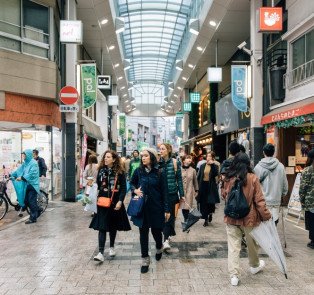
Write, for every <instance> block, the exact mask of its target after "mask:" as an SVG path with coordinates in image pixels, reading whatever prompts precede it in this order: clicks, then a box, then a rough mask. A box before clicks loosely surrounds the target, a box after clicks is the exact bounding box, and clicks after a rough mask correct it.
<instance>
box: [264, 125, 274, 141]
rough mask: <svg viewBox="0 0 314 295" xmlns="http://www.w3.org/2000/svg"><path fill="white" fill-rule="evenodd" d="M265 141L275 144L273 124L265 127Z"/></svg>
mask: <svg viewBox="0 0 314 295" xmlns="http://www.w3.org/2000/svg"><path fill="white" fill-rule="evenodd" d="M266 137H267V139H266V143H271V144H272V145H274V144H275V125H270V126H268V127H267V131H266Z"/></svg>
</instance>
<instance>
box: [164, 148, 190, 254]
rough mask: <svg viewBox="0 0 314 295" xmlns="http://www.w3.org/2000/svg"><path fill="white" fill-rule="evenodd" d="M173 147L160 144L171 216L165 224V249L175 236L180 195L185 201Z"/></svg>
mask: <svg viewBox="0 0 314 295" xmlns="http://www.w3.org/2000/svg"><path fill="white" fill-rule="evenodd" d="M171 155H172V147H171V145H170V144H169V143H162V144H161V145H160V156H161V161H160V165H161V167H162V168H163V169H164V171H165V173H166V176H167V182H168V202H169V211H170V218H169V220H168V221H167V222H166V223H165V226H164V230H163V232H164V243H163V248H164V250H165V251H167V250H170V249H171V247H170V244H169V237H170V236H175V235H176V232H175V205H176V203H179V201H180V200H179V196H178V193H179V195H180V199H181V200H182V201H185V198H184V190H183V184H182V175H181V164H180V162H177V161H176V160H175V159H172V157H171Z"/></svg>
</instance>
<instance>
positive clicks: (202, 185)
mask: <svg viewBox="0 0 314 295" xmlns="http://www.w3.org/2000/svg"><path fill="white" fill-rule="evenodd" d="M214 161H215V153H214V152H209V153H207V155H206V163H204V164H202V165H201V167H200V170H199V171H198V174H197V180H198V187H199V194H198V196H197V202H198V203H199V205H200V211H201V213H202V218H203V219H205V222H204V224H203V226H208V223H209V222H211V221H212V219H213V214H214V213H215V204H217V203H220V200H219V194H218V187H217V183H216V176H217V175H218V166H217V165H216V164H215V162H214Z"/></svg>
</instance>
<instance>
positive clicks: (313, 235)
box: [299, 149, 314, 249]
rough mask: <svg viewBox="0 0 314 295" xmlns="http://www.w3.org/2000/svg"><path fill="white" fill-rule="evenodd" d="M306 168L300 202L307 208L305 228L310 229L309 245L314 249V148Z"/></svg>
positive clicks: (303, 174)
mask: <svg viewBox="0 0 314 295" xmlns="http://www.w3.org/2000/svg"><path fill="white" fill-rule="evenodd" d="M307 157H308V158H307V161H306V168H304V170H303V172H302V177H301V184H300V190H299V196H300V202H301V204H302V208H303V209H304V210H305V228H306V229H307V230H308V231H309V238H310V242H309V243H308V244H307V246H308V247H310V248H311V249H314V149H312V150H310V151H309V152H308V154H307Z"/></svg>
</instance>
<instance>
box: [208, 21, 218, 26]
mask: <svg viewBox="0 0 314 295" xmlns="http://www.w3.org/2000/svg"><path fill="white" fill-rule="evenodd" d="M209 24H210V25H211V26H212V27H216V26H217V24H216V22H215V21H213V20H211V21H210V22H209Z"/></svg>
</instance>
